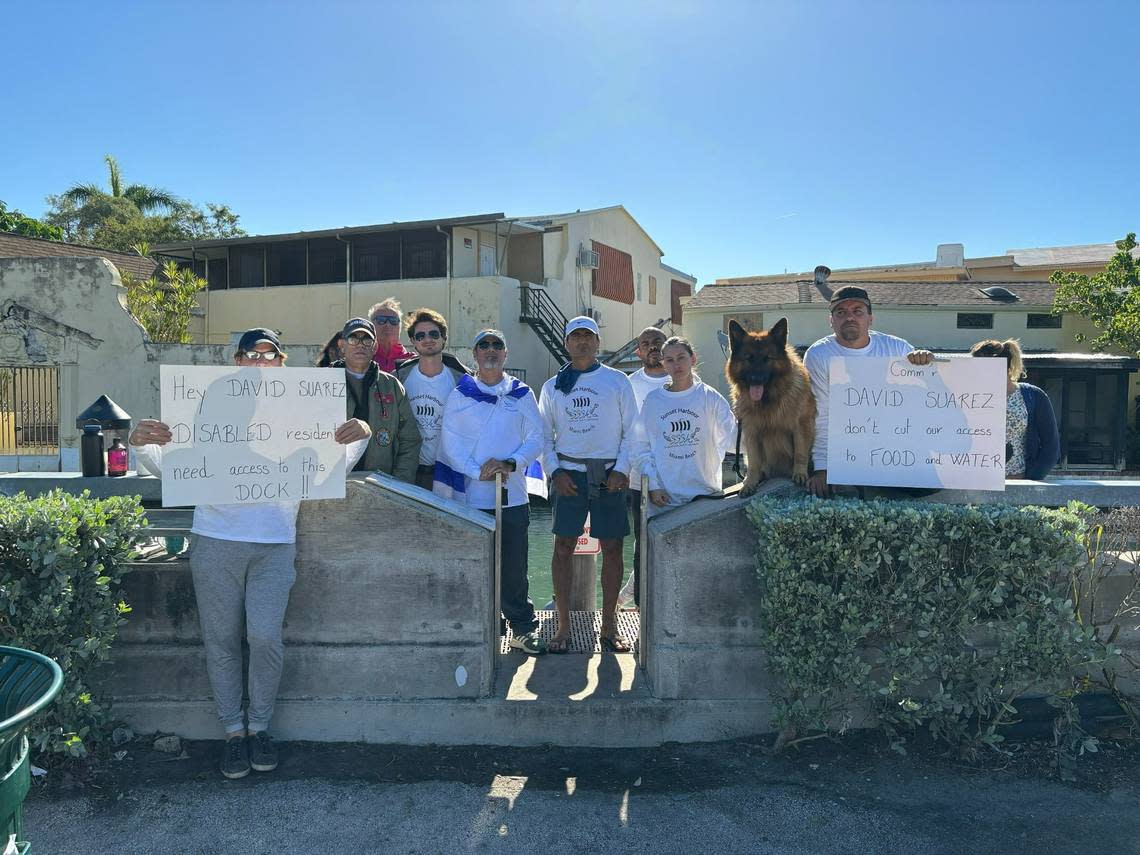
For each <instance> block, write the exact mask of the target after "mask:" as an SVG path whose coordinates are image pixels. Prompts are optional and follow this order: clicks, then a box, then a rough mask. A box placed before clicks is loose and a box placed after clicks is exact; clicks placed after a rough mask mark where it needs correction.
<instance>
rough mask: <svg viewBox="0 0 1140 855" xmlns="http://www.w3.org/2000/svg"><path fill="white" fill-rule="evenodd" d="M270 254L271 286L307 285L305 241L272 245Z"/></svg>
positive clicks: (269, 249) (270, 245)
mask: <svg viewBox="0 0 1140 855" xmlns="http://www.w3.org/2000/svg"><path fill="white" fill-rule="evenodd" d="M268 252H269V259H268V263H269V284H270V285H304V284H305V279H306V272H305V242H304V241H303V240H291V241H284V242H282V243H271V244H269V248H268Z"/></svg>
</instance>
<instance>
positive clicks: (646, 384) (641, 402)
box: [629, 368, 670, 490]
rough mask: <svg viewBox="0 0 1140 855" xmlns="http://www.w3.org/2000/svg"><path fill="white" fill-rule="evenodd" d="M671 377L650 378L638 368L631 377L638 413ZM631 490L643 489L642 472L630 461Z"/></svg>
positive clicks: (634, 461)
mask: <svg viewBox="0 0 1140 855" xmlns="http://www.w3.org/2000/svg"><path fill="white" fill-rule="evenodd" d="M669 380H670V377H669V375H668V374H662V375H661V376H660V377H650V376H649V375H648V374H646V373H645V369H644V368H638V369H637V370H636V371H634V372H633V373H632V374H630V375H629V382H630V385H631V386H633V397H634V398H636V399H637V411H638V412H639V413H640V412H641V408H642V407H644V406H645V399H646V398H647V397H649V393H650V392H652V391H653V390H655V389H660V388H661V387H662V386H664V385H665V384H666V383H668V382H669ZM629 488H630V489H631V490H640V489H641V472H640V471H638V468H637V461H636V460H634V459H632V458H631V459H630V461H629Z"/></svg>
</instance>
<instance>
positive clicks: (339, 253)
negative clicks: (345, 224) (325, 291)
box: [309, 237, 348, 285]
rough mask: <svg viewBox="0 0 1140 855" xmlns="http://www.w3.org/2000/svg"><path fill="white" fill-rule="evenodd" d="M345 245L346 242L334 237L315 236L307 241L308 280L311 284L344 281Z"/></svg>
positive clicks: (346, 277)
mask: <svg viewBox="0 0 1140 855" xmlns="http://www.w3.org/2000/svg"><path fill="white" fill-rule="evenodd" d="M347 247H348V244H347V243H345V242H344V241H342V240H337V239H336V238H334V237H333V238H315V239H313V240H311V241H309V282H310V283H312V284H313V285H323V284H325V283H330V282H344V281H346V280H347V279H348V274H347V271H346V270H345V265H346V264H347V263H348V262H347V259H346V258H345V249H346V248H347Z"/></svg>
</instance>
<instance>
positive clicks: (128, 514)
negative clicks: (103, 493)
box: [0, 490, 145, 763]
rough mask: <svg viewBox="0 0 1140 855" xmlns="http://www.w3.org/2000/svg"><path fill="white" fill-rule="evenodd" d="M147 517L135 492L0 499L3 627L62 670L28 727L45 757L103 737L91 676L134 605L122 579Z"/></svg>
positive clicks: (103, 715) (102, 711)
mask: <svg viewBox="0 0 1140 855" xmlns="http://www.w3.org/2000/svg"><path fill="white" fill-rule="evenodd" d="M144 524H145V520H144V518H143V510H142V508H141V507H140V505H139V503H138V499H137V498H134V497H116V498H111V499H102V500H94V499H91V498H89V497H88V494H87V493H86V492H85V493H84V494H83V496H82V497H77V496H72V495H69V494H67V493H64V492H62V491H59V490H57V491H54V492H51V493H47V494H46V495H43V496H40V497H38V498H35V499H29V498H27V497H26V496H25V495H23V494H19V495H17V496H14V497H10V498H9V497H0V634H2V635H3V638H4V639H5V642H6V643H10V644H14V645H16V646H17V647H24V648H27V649H30V650H35V651H37V652H39V653H43V654H44V655H46V656H50V657H51V658H52V659H54V660H55V661H56V662H58V663H59V666H60V667H61V668H62V669H63V675H64V681H63V689H62V691H61V692H60V694H59V697H58V699H57V700H56V701H55V703H54V704H52V705H51V706H50V707H49V708H48V710H47V711H46V712H45V713H44V714H43V715H41V716H39V717H38V718H37V719H36V720H35V722H34V723H33V726H32V729H31V730H30V732H29V734H28V737H29V739H31V740H32V741H33V742H34V744H35V747H36V749H37V750H38V751H39V752H41V754H47V755H65V756H69V757H83V756H85V755H86V754H87V753H88V751H90V750H91V749H92V748H93V747H94V746H96V745H98V744H99V742H100V740H101V739H102V738H103V737H104V736H105V735H106V733H105V732H106V729H107V726H108V724H109V722H110V712H109V709H108V705H107V703H105V702H104V701H102V700H100V699H99V698H97V697H96V696H95V695H94V694H93V692H92V689H91V687H90V679H91V675H92V672H93V671H94V669H95V668H96V667H97V666H98V665H99V664H100V663H102V662H105V661H106V660H107V659H108V658H109V655H110V650H111V643H112V642H113V641H114V640H115V636H116V635H117V634H118V631H119V626H120V625H121V624H122V623H123V622H124V617H123V616H124V615H125V614H127V612H129V611H130V608H129V607H128V606H127V604H126V603H125V602H123V600H122V598H121V596H120V594H119V580H120V579H121V578H122V575H123V573H124V572H125V568H124V562H125V561H126V560H127V559H128V558H129V557H130V556H131V555H132V553H133V551H134V547H135V545H136V544H137V542H138V540H139V539H140V536H141V533H140V532H141V527H142V526H143V525H144ZM49 759H50V757H44V758H42V759H41V761H40V762H41V763H43V762H47V761H48V760H49Z"/></svg>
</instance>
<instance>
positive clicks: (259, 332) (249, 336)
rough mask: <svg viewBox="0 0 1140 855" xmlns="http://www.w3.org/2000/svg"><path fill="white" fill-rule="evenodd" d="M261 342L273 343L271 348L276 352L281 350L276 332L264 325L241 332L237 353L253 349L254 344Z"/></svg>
mask: <svg viewBox="0 0 1140 855" xmlns="http://www.w3.org/2000/svg"><path fill="white" fill-rule="evenodd" d="M262 342H265V343H267V344H271V345H273V349H274V350H276V351H277V352H278V353H282V352H283V351H282V350H281V339H279V338H278V337H277V333H275V332H274V331H273V330H267V329H266V328H265V327H254V328H253V329H251V330H246V331H245V332H243V333H242V334H241V338H240V339H238V345H237V349H238V353H241V352H242V351H243V350H253V348H254V346H255V345H258V344H261V343H262Z"/></svg>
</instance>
